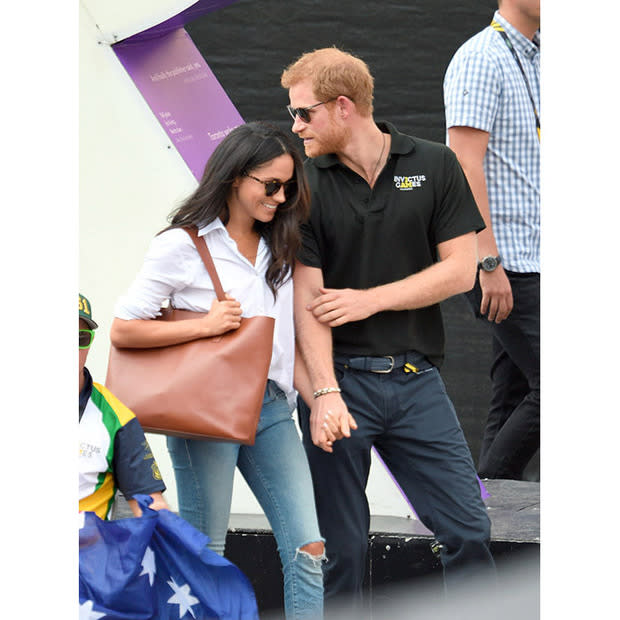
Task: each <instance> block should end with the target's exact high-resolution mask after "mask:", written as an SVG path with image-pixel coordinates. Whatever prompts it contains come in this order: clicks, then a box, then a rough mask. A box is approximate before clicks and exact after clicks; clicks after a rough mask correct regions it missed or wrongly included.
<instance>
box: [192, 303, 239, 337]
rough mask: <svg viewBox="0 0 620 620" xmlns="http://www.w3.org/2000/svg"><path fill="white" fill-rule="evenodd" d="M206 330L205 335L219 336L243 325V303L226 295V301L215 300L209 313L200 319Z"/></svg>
mask: <svg viewBox="0 0 620 620" xmlns="http://www.w3.org/2000/svg"><path fill="white" fill-rule="evenodd" d="M200 321H202V323H203V327H204V328H205V330H206V333H205V336H219V335H220V334H225V333H226V332H229V331H230V330H232V329H238V328H239V326H240V325H241V304H240V303H239V302H238V301H237V300H236V299H234V298H233V297H231V296H230V295H228V294H227V295H226V299H225V300H224V301H218V300H217V299H214V300H213V303H212V304H211V308H210V310H209V313H208V314H207V315H206V316H204V317H202V318H201V319H200Z"/></svg>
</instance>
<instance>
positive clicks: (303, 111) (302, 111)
mask: <svg viewBox="0 0 620 620" xmlns="http://www.w3.org/2000/svg"><path fill="white" fill-rule="evenodd" d="M336 99H338V97H334V98H333V99H328V100H327V101H319V102H318V103H315V104H314V105H309V106H308V107H307V108H294V107H293V106H290V105H287V106H286V109H287V110H288V113H289V114H290V115H291V118H292V119H293V120H295V117H296V116H299V118H300V119H301V120H302V121H303V122H304V123H309V122H310V110H312V109H314V108H316V107H317V106H320V105H323V104H325V103H329V102H330V101H336Z"/></svg>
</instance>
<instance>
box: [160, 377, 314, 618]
mask: <svg viewBox="0 0 620 620" xmlns="http://www.w3.org/2000/svg"><path fill="white" fill-rule="evenodd" d="M291 413H292V412H291V410H290V407H289V405H288V403H287V400H286V396H285V394H284V392H282V390H280V388H279V387H278V386H277V385H276V384H275V383H274V382H273V381H271V380H270V381H269V382H268V383H267V389H266V390H265V397H264V400H263V408H262V410H261V415H260V420H259V423H258V430H257V433H256V442H255V444H254V445H253V446H245V445H240V444H235V443H227V442H211V441H204V440H195V439H182V438H180V437H168V438H167V442H168V451H169V452H170V457H171V460H172V465H173V467H174V474H175V479H176V484H177V494H178V499H179V513H180V515H181V516H182V517H183V518H184V519H185V520H187V521H189V522H190V523H191V524H192V525H193V526H194V527H196V528H197V529H199V530H200V531H202V532H204V533H205V534H206V535H207V536H209V538H210V539H211V542H210V543H209V547H210V548H211V549H212V550H213V551H216V552H217V553H219V554H220V555H223V554H224V545H225V542H226V533H227V530H228V521H229V516H230V506H231V501H232V489H233V476H234V472H235V467H238V468H239V471H240V472H241V474H242V475H243V477H244V478H245V480H246V482H247V483H248V486H249V487H250V489H251V490H252V492H253V493H254V496H255V497H256V499H257V500H258V502H259V504H260V505H261V507H262V509H263V511H264V512H265V515H266V516H267V518H268V519H269V523H270V525H271V528H272V530H273V534H274V536H275V539H276V542H277V545H278V552H279V554H280V560H281V562H282V571H283V576H284V609H285V613H286V618H287V620H296V619H298V618H300V619H301V618H306V619H310V618H312V619H315V618H322V617H323V573H322V566H321V564H322V561H323V560H324V556H325V554H323V555H322V556H313V555H311V554H309V553H307V552H306V551H304V550H302V549H301V548H302V547H304V546H305V545H308V544H309V543H313V542H319V541H320V542H324V539H323V538H322V537H321V534H320V532H319V526H318V521H317V516H316V508H315V505H314V494H313V490H312V479H311V476H310V469H309V467H308V461H307V460H306V454H305V452H304V449H303V447H302V445H301V441H300V439H299V434H298V432H297V428H296V427H295V422H294V420H293V418H292V415H291Z"/></svg>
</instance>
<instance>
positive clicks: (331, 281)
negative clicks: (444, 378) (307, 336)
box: [299, 123, 484, 366]
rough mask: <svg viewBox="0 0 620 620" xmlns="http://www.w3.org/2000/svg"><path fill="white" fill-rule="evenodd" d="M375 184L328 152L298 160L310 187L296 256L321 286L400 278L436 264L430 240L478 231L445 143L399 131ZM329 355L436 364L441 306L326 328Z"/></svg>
mask: <svg viewBox="0 0 620 620" xmlns="http://www.w3.org/2000/svg"><path fill="white" fill-rule="evenodd" d="M378 126H379V127H380V128H381V130H382V131H384V132H388V131H389V133H390V134H391V136H392V143H391V148H390V156H389V159H388V161H387V163H386V165H385V167H384V169H383V171H382V172H381V174H380V176H379V178H378V180H377V182H376V183H375V186H374V188H372V189H371V188H370V186H369V185H368V183H367V182H366V181H365V180H364V179H363V178H362V177H361V176H359V175H358V174H357V173H356V172H354V171H353V170H351V169H350V168H348V167H347V166H345V165H344V164H342V163H341V162H340V160H339V159H338V158H337V157H336V156H335V155H333V154H332V155H322V156H320V157H316V158H314V159H308V160H306V162H305V168H306V172H307V174H308V179H309V182H310V187H311V190H312V210H311V214H310V219H309V221H308V222H307V223H305V224H304V225H303V226H302V232H303V244H302V248H301V249H300V251H299V260H300V261H301V262H302V263H304V264H305V265H309V266H311V267H319V268H320V269H322V271H323V278H324V282H325V286H326V287H328V288H355V289H366V288H371V287H374V286H378V285H380V284H386V283H389V282H394V281H396V280H401V279H403V278H406V277H407V276H409V275H411V274H413V273H417V272H418V271H421V270H422V269H424V268H426V267H428V266H430V265H432V264H433V263H434V262H436V260H437V253H436V247H437V244H438V243H441V242H443V241H447V240H449V239H453V238H455V237H459V236H460V235H464V234H466V233H468V232H471V231H476V232H479V231H480V230H482V229H483V228H484V221H483V220H482V217H481V216H480V212H479V211H478V207H477V206H476V203H475V201H474V198H473V196H472V193H471V190H470V189H469V185H468V183H467V180H466V179H465V175H464V173H463V171H462V169H461V167H460V165H459V163H458V161H457V159H456V156H455V155H454V153H453V152H452V151H451V150H450V149H449V148H448V147H446V146H444V145H443V144H439V143H435V142H429V141H427V140H422V139H420V138H412V137H410V136H406V135H404V134H401V133H399V132H398V131H397V130H396V128H395V127H394V126H393V125H392V124H390V123H378ZM333 339H334V350H335V351H337V352H339V353H345V354H356V355H394V354H398V353H403V352H405V351H409V350H417V351H419V352H421V353H423V354H425V355H426V356H427V357H428V358H429V360H430V361H431V362H433V363H434V364H435V365H437V366H439V365H440V364H441V362H442V360H443V353H444V331H443V323H442V319H441V311H440V307H439V304H435V305H433V306H428V307H426V308H421V309H419V310H404V311H398V312H396V311H388V312H380V313H377V314H375V315H373V316H371V317H368V318H367V319H364V320H363V321H355V322H352V323H347V324H346V325H342V326H341V327H336V328H334V329H333Z"/></svg>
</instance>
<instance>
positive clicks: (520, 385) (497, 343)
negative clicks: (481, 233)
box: [467, 271, 540, 480]
mask: <svg viewBox="0 0 620 620" xmlns="http://www.w3.org/2000/svg"><path fill="white" fill-rule="evenodd" d="M506 275H507V276H508V279H509V280H510V285H511V286H512V295H513V300H514V307H513V309H512V312H511V313H510V315H509V316H508V318H507V319H505V320H504V321H502V322H501V323H499V324H496V323H491V322H489V321H488V320H487V319H486V317H482V315H480V300H481V298H482V291H481V290H480V285H479V283H478V282H476V286H475V287H474V289H473V290H472V291H470V293H468V294H467V297H468V299H469V301H470V303H471V305H472V307H473V310H474V313H475V314H476V316H477V317H478V318H481V319H483V320H484V321H485V322H486V323H488V325H489V326H490V329H491V331H492V333H493V362H492V365H491V371H490V372H491V382H492V397H491V404H490V407H489V414H488V418H487V422H486V427H485V429H484V436H483V438H482V446H481V449H480V459H479V462H478V473H479V475H480V477H481V478H506V479H510V480H521V479H522V477H523V470H524V469H525V467H526V466H527V464H528V463H529V461H530V459H531V458H532V457H533V456H534V454H536V451H537V450H538V448H539V447H540V274H538V273H516V272H512V271H506Z"/></svg>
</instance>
